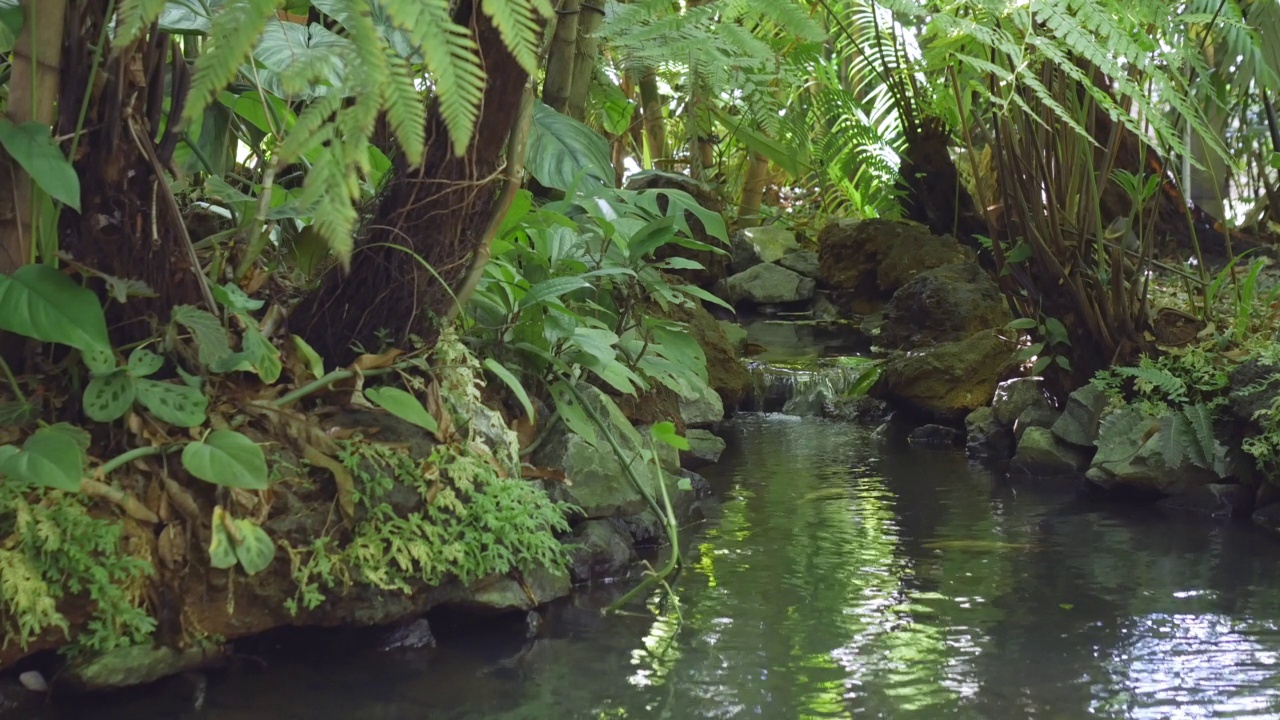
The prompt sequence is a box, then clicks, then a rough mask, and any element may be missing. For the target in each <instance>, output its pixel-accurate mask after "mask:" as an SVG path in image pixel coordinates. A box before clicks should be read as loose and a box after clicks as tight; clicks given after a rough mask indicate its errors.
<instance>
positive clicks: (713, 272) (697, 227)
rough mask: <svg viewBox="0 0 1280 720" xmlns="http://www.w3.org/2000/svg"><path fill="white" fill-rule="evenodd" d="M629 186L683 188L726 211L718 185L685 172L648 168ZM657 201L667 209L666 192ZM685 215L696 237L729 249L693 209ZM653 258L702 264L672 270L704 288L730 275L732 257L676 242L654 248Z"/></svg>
mask: <svg viewBox="0 0 1280 720" xmlns="http://www.w3.org/2000/svg"><path fill="white" fill-rule="evenodd" d="M626 188H627V189H628V190H658V189H664V190H681V191H683V192H686V193H688V194H689V195H691V196H692V197H693V199H694V200H695V201H697V203H698V204H699V205H701V206H702V207H704V208H706V209H708V210H710V211H712V212H715V213H721V214H723V213H724V203H722V202H721V200H720V195H719V194H718V193H717V192H716V189H715V188H714V187H712V186H711V185H709V184H707V183H704V182H701V181H699V180H695V179H693V178H691V177H689V176H688V175H683V174H681V173H671V172H662V171H660V170H644V171H641V172H638V173H636V174H635V175H632V176H631V177H630V178H629V179H628V180H627V185H626ZM656 200H657V203H658V208H659V210H660V211H662V212H666V210H667V203H668V202H669V200H668V199H667V198H666V197H664V196H662V195H659V196H658V197H657V198H656ZM684 218H685V220H686V221H687V222H688V223H689V230H690V231H691V233H692V235H693V239H694V240H697V241H698V242H701V243H705V244H707V245H710V246H712V247H717V248H722V249H725V250H727V249H729V248H726V247H725V246H724V242H723V241H721V240H720V239H719V238H716V237H712V236H711V235H709V234H708V233H707V231H706V227H705V226H704V225H703V224H702V220H701V219H699V218H698V217H697V216H696V215H694V214H693V213H692V212H688V211H686V212H685V214H684ZM653 257H654V259H656V260H666V259H667V258H671V257H682V258H686V259H688V260H693V261H695V262H697V263H699V264H701V265H702V268H703V269H701V270H697V269H690V270H670V271H668V272H671V273H672V274H673V275H675V276H677V277H679V278H681V279H683V280H685V281H687V282H690V283H693V284H694V285H699V286H701V287H711V286H712V285H714V284H715V283H716V282H717V281H719V280H721V279H723V278H724V277H725V276H726V275H728V274H729V272H728V270H729V256H728V255H726V254H724V253H719V252H713V251H711V250H696V249H693V248H687V247H684V246H682V245H677V244H676V243H667V244H666V245H663V246H662V247H660V248H658V249H657V250H656V251H654V253H653Z"/></svg>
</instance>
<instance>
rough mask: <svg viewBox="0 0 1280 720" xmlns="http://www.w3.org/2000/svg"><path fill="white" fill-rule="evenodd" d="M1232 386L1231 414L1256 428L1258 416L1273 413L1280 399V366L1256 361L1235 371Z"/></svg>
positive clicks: (1233, 371) (1256, 359)
mask: <svg viewBox="0 0 1280 720" xmlns="http://www.w3.org/2000/svg"><path fill="white" fill-rule="evenodd" d="M1230 382H1231V394H1230V395H1229V399H1230V407H1231V414H1232V415H1234V416H1235V417H1236V419H1237V420H1239V421H1240V422H1242V423H1244V424H1246V425H1248V424H1252V423H1254V422H1256V421H1255V420H1254V417H1255V416H1257V415H1258V414H1259V413H1264V412H1267V411H1269V410H1271V408H1272V407H1273V406H1274V405H1275V402H1276V398H1277V397H1280V366H1278V365H1268V364H1266V363H1265V362H1264V361H1263V360H1262V359H1259V358H1257V357H1252V358H1249V359H1248V360H1246V361H1244V362H1243V363H1240V364H1239V365H1237V366H1236V367H1234V368H1232V370H1231V376H1230Z"/></svg>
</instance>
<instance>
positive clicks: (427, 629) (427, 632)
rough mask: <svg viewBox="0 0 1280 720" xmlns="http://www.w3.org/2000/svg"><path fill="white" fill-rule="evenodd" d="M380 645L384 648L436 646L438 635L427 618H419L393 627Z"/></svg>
mask: <svg viewBox="0 0 1280 720" xmlns="http://www.w3.org/2000/svg"><path fill="white" fill-rule="evenodd" d="M379 646H380V647H381V648H382V649H383V650H421V649H423V648H432V647H435V646H436V636H435V633H433V632H431V623H430V622H427V619H426V618H417V619H415V620H412V621H410V622H407V623H405V624H403V625H400V626H399V627H395V628H392V629H391V631H390V632H388V633H387V635H386V637H385V638H383V640H382V642H381V643H379Z"/></svg>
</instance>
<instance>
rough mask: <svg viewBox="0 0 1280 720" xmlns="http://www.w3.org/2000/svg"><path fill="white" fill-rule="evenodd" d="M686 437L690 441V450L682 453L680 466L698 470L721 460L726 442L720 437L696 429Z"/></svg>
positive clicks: (686, 434) (687, 433)
mask: <svg viewBox="0 0 1280 720" xmlns="http://www.w3.org/2000/svg"><path fill="white" fill-rule="evenodd" d="M684 437H685V439H686V440H688V441H689V449H688V450H683V451H681V452H680V464H681V465H682V466H683V467H684V468H685V469H687V470H697V469H698V468H700V467H703V466H704V465H712V464H714V463H716V462H718V461H719V460H720V455H721V453H723V452H724V449H725V442H724V439H722V438H721V437H720V436H719V435H716V434H715V433H713V432H711V431H710V430H699V429H694V430H690V431H688V432H686V433H685V435H684Z"/></svg>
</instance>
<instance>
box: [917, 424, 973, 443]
mask: <svg viewBox="0 0 1280 720" xmlns="http://www.w3.org/2000/svg"><path fill="white" fill-rule="evenodd" d="M963 440H964V435H962V434H961V433H960V431H959V430H957V429H955V428H953V427H947V426H946V425H921V426H920V427H918V428H916V429H914V430H912V431H911V434H910V435H908V436H907V442H909V443H911V444H912V445H926V446H932V447H952V446H955V445H959V444H960V443H961V442H962V441H963Z"/></svg>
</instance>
